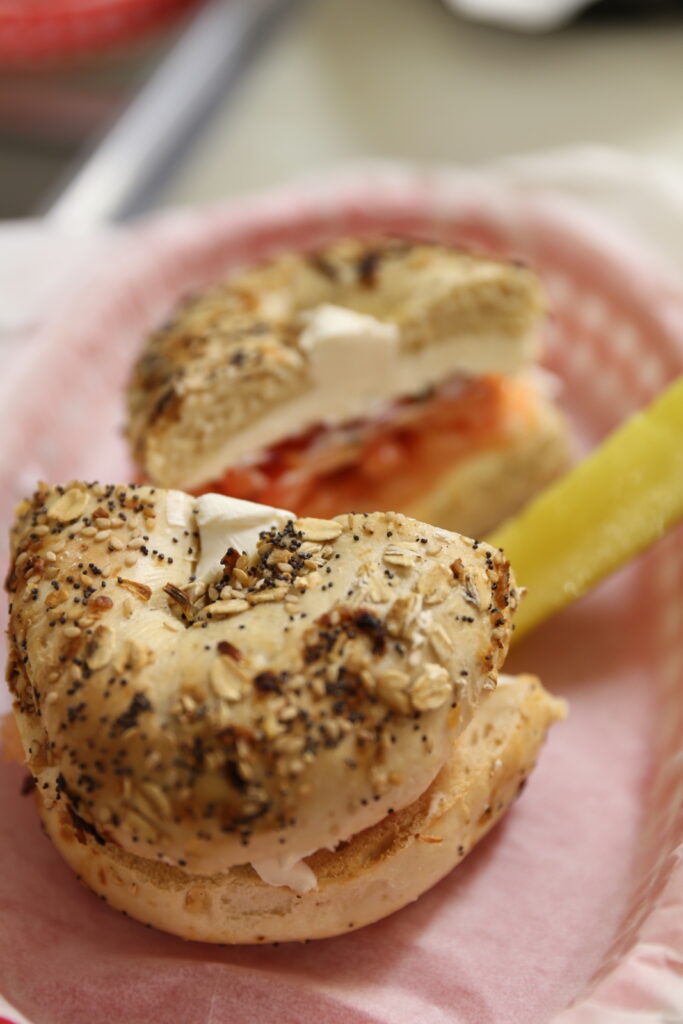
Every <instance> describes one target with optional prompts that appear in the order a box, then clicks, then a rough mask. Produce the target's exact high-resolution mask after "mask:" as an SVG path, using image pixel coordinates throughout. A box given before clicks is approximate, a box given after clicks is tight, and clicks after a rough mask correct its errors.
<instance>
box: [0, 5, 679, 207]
mask: <svg viewBox="0 0 683 1024" xmlns="http://www.w3.org/2000/svg"><path fill="white" fill-rule="evenodd" d="M33 2H34V3H35V2H36V0H33ZM43 2H45V0H43ZM55 2H56V0H55ZM72 2H73V0H72ZM137 2H139V3H142V2H144V0H137ZM3 3H4V5H5V9H6V10H9V9H11V6H12V3H16V0H0V15H1V14H2V10H3ZM177 6H178V9H177V11H175V12H174V13H175V14H176V15H177V18H176V20H175V21H173V22H172V23H171V22H170V18H167V19H166V20H165V21H163V23H162V24H160V25H159V26H157V25H154V26H151V27H150V26H147V31H146V33H145V38H144V39H143V40H142V41H140V40H137V39H136V40H133V41H131V40H127V41H124V42H123V43H122V42H121V40H118V42H117V47H116V48H115V50H114V51H113V52H105V50H104V49H102V51H101V52H98V55H97V56H91V57H84V56H83V54H82V53H81V54H78V55H76V56H72V57H71V58H69V59H62V60H61V61H55V60H54V58H53V59H52V60H51V62H49V63H48V64H46V63H45V62H44V61H43V62H41V61H39V60H37V59H34V60H27V59H24V60H23V64H18V63H17V62H15V63H14V65H12V64H11V63H10V62H8V61H7V60H5V62H4V63H3V65H2V68H1V69H0V185H1V187H0V216H1V217H4V218H8V217H16V216H22V215H28V214H30V213H32V212H35V211H37V210H45V209H47V208H49V207H50V205H51V203H52V202H53V200H54V199H55V197H57V196H58V195H59V194H60V193H61V192H62V191H63V190H64V188H65V187H66V188H67V193H68V182H69V181H70V180H73V176H74V174H75V173H77V171H78V169H79V168H82V167H83V166H84V165H85V166H86V167H88V163H87V160H88V155H89V154H91V153H92V152H93V150H94V149H95V150H96V148H97V142H98V140H101V139H102V138H103V137H105V138H106V137H107V131H108V129H109V128H110V126H111V125H113V124H115V123H116V121H117V119H118V118H120V117H121V115H122V113H123V112H124V111H126V109H128V111H129V116H128V121H129V122H130V121H131V116H130V115H131V111H134V110H135V105H136V103H137V104H139V102H140V97H141V96H143V95H145V86H147V92H148V93H149V90H150V88H153V87H154V83H155V82H156V85H157V86H158V85H159V81H160V76H161V77H162V78H163V70H164V68H165V67H166V69H167V70H168V65H169V61H171V62H172V61H174V60H175V62H176V63H175V64H174V75H173V80H174V82H175V83H176V88H175V89H171V90H170V91H169V90H168V89H167V88H165V89H163V88H162V89H161V93H159V90H158V89H157V96H156V102H157V105H156V106H154V104H151V105H149V109H148V110H147V111H146V113H145V111H144V110H143V111H142V114H143V115H145V116H143V117H142V118H138V119H137V128H136V132H137V134H136V133H133V134H132V135H131V134H130V133H129V135H128V136H127V137H126V139H127V141H126V139H124V140H123V143H122V144H124V149H125V146H127V147H128V149H127V153H128V158H127V160H126V161H125V163H126V167H122V165H121V164H120V163H119V165H118V166H119V167H122V169H121V173H118V172H117V170H116V167H115V166H114V169H113V170H112V166H109V168H108V173H107V174H103V173H102V171H101V169H100V173H99V176H98V180H97V190H98V198H99V199H101V200H102V201H101V202H100V203H96V204H95V207H94V208H93V213H92V216H93V218H95V219H96V218H98V217H100V216H104V215H105V214H106V213H107V212H109V213H110V215H116V214H122V213H127V212H130V211H135V212H138V211H140V210H144V209H148V208H152V207H154V206H160V205H167V204H176V203H194V202H201V201H206V200H211V199H217V198H220V197H224V196H226V195H231V194H238V193H242V192H245V191H248V190H251V189H254V188H259V187H262V186H267V185H271V184H275V183H277V182H280V181H281V180H282V179H283V178H287V177H291V176H292V175H296V174H300V173H310V172H311V170H315V169H318V168H324V167H326V166H329V165H332V164H336V163H338V162H340V161H349V160H351V161H352V160H354V159H359V158H366V157H391V158H396V157H398V158H406V159H410V160H413V161H414V160H417V161H454V162H458V163H470V162H475V161H479V160H485V159H489V158H492V157H493V158H495V157H498V156H503V155H508V154H514V153H521V152H528V151H531V150H539V149H545V148H550V147H558V146H564V145H569V144H573V143H584V142H598V143H601V144H603V145H604V144H607V145H614V146H619V147H623V148H625V149H628V150H631V151H635V152H642V153H664V154H666V155H669V156H673V157H677V158H683V117H682V116H681V96H682V95H683V16H682V15H683V6H682V5H680V4H675V3H657V2H653V3H650V4H649V5H648V4H647V3H643V4H637V3H634V2H632V3H625V2H620V3H611V2H606V3H602V4H598V5H595V6H593V7H592V8H590V9H589V10H588V11H587V12H586V13H584V14H583V15H582V16H581V17H579V18H577V19H576V20H574V21H573V22H572V23H571V24H569V25H567V26H566V27H563V28H561V29H559V30H557V31H553V32H545V33H540V34H525V33H522V32H515V31H506V30H505V29H503V28H500V27H491V26H488V25H485V24H481V23H477V22H475V21H471V20H466V19H465V18H464V17H461V16H459V15H457V14H455V13H454V12H453V11H452V10H449V9H448V7H447V6H446V5H445V4H444V3H442V2H441V0H270V2H265V0H213V2H212V3H209V4H201V3H194V4H192V3H191V0H187V2H185V3H184V4H178V5H177ZM470 6H473V4H472V2H470ZM188 7H189V8H190V9H189V10H188ZM219 8H220V11H219V18H220V19H224V20H222V21H214V22H213V25H214V30H213V31H211V32H209V33H207V25H208V22H207V18H209V17H214V18H215V16H216V11H217V9H219ZM211 9H213V10H211ZM202 19H204V35H203V41H202V39H200V36H201V32H199V31H198V29H197V24H198V22H199V21H201V20H202ZM216 26H221V27H219V28H216ZM4 31H5V33H6V31H7V30H6V29H5V30H4ZM2 32H3V27H2V21H1V18H0V52H2V51H3V49H4V48H3V45H2V44H3V39H2ZM193 33H194V40H195V43H194V45H193V46H188V40H189V39H191V38H192V36H193ZM7 38H8V37H7V35H5V40H4V42H5V43H6V42H7ZM208 38H210V39H211V43H210V44H208V43H207V40H208ZM207 45H208V46H209V49H210V50H211V54H210V59H206V60H205V59H204V58H203V54H205V53H206V52H207ZM168 80H169V78H168V75H166V83H167V84H168ZM161 84H162V85H163V83H161ZM160 94H161V95H162V97H166V99H165V100H164V99H162V103H161V107H160V106H159V103H158V100H159V95H160ZM131 104H133V107H131V106H130V105H131ZM145 117H146V118H147V121H146V122H145ZM160 118H161V119H160ZM164 118H166V119H167V120H168V126H170V128H171V129H172V131H171V133H172V134H175V136H176V137H175V138H174V139H173V145H172V146H171V145H169V146H168V148H166V147H165V144H164V147H163V148H160V146H159V144H158V143H157V142H155V141H154V128H155V126H156V127H160V126H161V125H162V122H163V121H164ZM124 122H125V117H124ZM145 123H147V125H148V129H149V130H148V131H145V129H144V124H145ZM119 124H120V126H121V125H122V124H123V122H119ZM141 124H142V125H143V128H142V133H141ZM168 134H169V131H168V129H167V128H165V129H164V138H167V136H168ZM146 140H149V142H150V148H151V150H152V152H151V154H148V158H147V162H146V163H145V166H144V168H143V169H142V172H141V173H143V174H144V176H146V181H145V183H144V187H143V183H141V182H138V186H139V187H138V186H136V185H135V182H134V181H132V182H131V183H130V188H132V190H133V193H134V194H131V195H129V196H128V198H127V199H126V200H125V202H121V201H120V197H119V199H118V200H117V203H116V204H113V206H114V207H116V208H111V209H109V210H108V194H107V190H108V189H109V190H110V191H116V188H115V186H116V183H117V181H118V183H119V184H120V183H121V177H122V175H125V172H126V170H128V171H130V173H131V178H132V179H134V178H135V175H136V174H137V172H138V169H137V168H136V161H137V160H138V158H139V157H140V156H141V153H142V151H143V150H144V149H145V141H146ZM162 150H163V151H162ZM118 159H119V161H121V152H120V151H119V153H118ZM150 160H151V164H153V165H154V166H153V167H151V165H150ZM142 162H143V163H144V161H142ZM150 167H151V169H150ZM76 180H78V179H76ZM81 184H82V183H81ZM127 187H128V185H127ZM79 202H80V200H79ZM111 206H112V204H110V207H111ZM70 210H71V208H70V209H69V211H68V212H69V213H70Z"/></svg>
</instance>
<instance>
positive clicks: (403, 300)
mask: <svg viewBox="0 0 683 1024" xmlns="http://www.w3.org/2000/svg"><path fill="white" fill-rule="evenodd" d="M543 314H544V299H543V294H542V291H541V287H540V284H539V282H538V279H537V278H536V276H535V275H534V274H533V273H532V271H530V270H529V269H528V268H526V267H523V266H520V265H517V264H512V263H505V262H501V261H497V260H493V259H489V258H485V257H482V256H477V255H473V254H470V253H465V252H460V251H457V250H454V249H449V248H447V247H444V246H437V245H428V244H424V243H415V242H407V241H400V240H396V239H380V240H377V239H375V240H372V241H367V240H366V241H359V240H348V239H347V240H345V241H341V242H337V243H334V244H332V245H330V246H328V247H326V248H324V249H321V250H319V251H317V252H314V253H292V254H286V255H282V256H279V257H277V258H276V259H274V260H272V261H271V262H270V263H266V264H263V265H262V266H259V267H256V268H255V269H252V270H247V271H244V272H243V273H241V274H238V275H237V276H236V277H234V278H233V279H231V280H230V281H228V282H227V283H225V284H221V285H216V286H214V287H212V288H210V289H208V290H207V291H206V292H205V293H204V294H202V295H199V296H198V297H196V298H193V299H191V300H187V301H185V302H184V303H182V304H181V305H180V306H179V308H178V309H177V310H176V312H175V313H174V314H173V316H172V317H171V319H170V320H169V322H168V323H167V325H166V326H165V327H163V328H162V329H160V330H159V331H157V332H156V333H154V334H153V335H152V336H151V337H150V338H149V339H148V340H147V341H146V343H145V346H144V348H143V351H142V353H141V355H140V358H139V360H138V363H137V365H136V367H135V370H134V372H133V375H132V379H131V383H130V388H129V394H128V409H129V417H128V431H127V432H128V437H129V440H130V443H131V446H132V450H133V454H134V457H135V459H136V461H137V463H138V466H139V468H140V471H141V473H142V474H143V475H144V477H145V478H146V479H147V480H149V481H150V482H152V483H154V484H159V485H161V486H165V487H182V488H184V489H186V490H192V491H194V492H196V493H202V492H206V491H220V492H221V493H225V494H228V495H231V496H234V497H241V498H244V499H247V500H252V501H259V502H263V503H266V504H271V505H278V506H280V505H281V506H285V507H289V508H292V509H293V510H294V511H296V512H297V513H298V514H300V515H313V516H322V517H323V518H327V517H331V516H333V515H335V514H337V513H338V512H340V511H343V510H344V509H347V508H356V509H358V510H365V511H374V510H377V509H390V508H396V509H400V510H401V511H403V512H405V513H407V514H409V515H413V514H414V513H415V512H417V513H418V515H419V518H425V519H427V520H428V521H432V522H436V523H438V524H439V525H441V526H444V527H446V528H449V529H457V530H459V531H460V532H469V533H471V534H474V535H477V536H481V535H482V534H483V533H485V532H486V531H487V530H488V529H490V528H491V527H493V526H494V525H495V524H496V523H497V522H498V521H499V520H501V519H502V518H505V517H507V516H508V515H510V514H511V513H512V512H513V511H515V510H516V509H517V508H518V507H519V506H520V504H522V503H523V502H524V501H525V500H526V498H528V497H529V496H530V494H531V493H533V492H534V491H535V490H537V489H538V488H539V487H541V486H542V485H543V484H544V483H546V482H548V481H549V480H550V479H551V478H552V477H553V476H555V475H557V473H558V472H560V471H561V469H562V468H564V466H565V465H566V462H567V455H568V444H567V432H566V427H565V424H564V420H563V419H562V417H561V416H560V414H559V413H558V411H557V410H556V409H555V407H554V405H553V404H552V402H551V401H550V400H549V398H548V397H547V395H546V391H547V387H546V378H544V377H542V375H539V373H538V372H537V370H536V367H535V364H536V362H537V359H538V355H539V348H540V332H541V328H542V323H543ZM509 467H512V468H511V469H510V468H509Z"/></svg>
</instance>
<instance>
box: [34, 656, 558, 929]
mask: <svg viewBox="0 0 683 1024" xmlns="http://www.w3.org/2000/svg"><path fill="white" fill-rule="evenodd" d="M564 714H565V704H564V702H563V701H561V700H558V699H556V698H554V697H551V696H550V695H549V694H548V693H547V692H546V691H545V690H544V689H543V687H542V686H541V684H540V683H539V681H538V680H537V679H536V678H535V677H533V676H528V675H524V676H515V677H510V676H507V677H502V679H501V681H500V683H499V686H498V688H497V689H496V690H495V691H494V693H493V694H492V695H491V696H490V697H489V698H488V700H487V701H485V702H484V705H483V706H482V707H481V708H480V709H479V710H478V712H477V714H476V716H475V719H474V721H473V722H472V723H471V724H470V725H469V727H468V728H467V729H466V730H465V732H464V733H463V734H462V735H461V736H460V738H459V739H458V740H457V741H456V742H455V743H454V746H453V751H452V755H451V757H450V758H449V760H448V762H447V763H446V764H445V765H444V767H443V768H442V770H441V771H440V773H439V774H438V776H437V777H436V779H435V780H434V782H433V783H432V785H431V786H430V787H429V788H428V789H427V790H426V792H425V793H423V794H422V796H421V797H419V799H417V800H416V801H415V802H414V803H412V804H411V805H410V806H408V807H406V808H404V809H403V810H401V811H398V812H397V813H395V814H391V815H389V816H387V817H386V818H384V819H383V820H382V821H380V822H379V823H378V824H376V825H374V826H373V827H372V828H368V829H366V830H365V831H363V832H360V833H358V834H357V835H356V836H354V837H353V838H352V839H351V840H349V841H348V842H346V843H343V844H341V845H340V846H339V847H338V848H337V849H336V850H334V851H333V852H330V851H328V850H319V851H317V852H316V853H315V854H313V855H312V856H311V857H308V858H307V863H308V865H309V866H310V867H311V868H312V869H313V871H314V872H315V874H316V876H317V880H318V887H317V888H316V889H315V890H313V891H311V892H308V893H306V894H304V895H299V894H297V893H296V892H294V891H292V890H291V889H289V888H288V887H286V886H278V887H275V886H271V885H268V884H266V883H265V882H263V881H262V880H261V879H260V878H259V876H258V875H257V874H256V872H255V871H254V870H253V868H252V867H251V866H250V865H240V866H237V867H232V868H230V869H229V870H227V871H226V872H224V873H221V874H215V875H211V876H199V875H192V874H189V873H187V872H186V871H183V870H182V869H181V868H178V867H171V866H168V865H166V864H163V863H158V862H154V861H151V860H149V859H145V858H142V857H136V856H133V855H131V854H129V853H126V852H124V851H123V850H121V849H120V848H119V847H116V846H114V845H113V844H111V843H108V842H103V840H102V839H101V837H99V836H94V835H93V834H92V833H91V832H88V831H85V830H84V829H83V828H82V827H81V826H82V823H79V819H78V817H77V816H75V815H73V813H72V812H70V811H69V809H68V807H67V806H66V805H65V803H64V801H63V800H62V801H60V802H58V803H56V804H54V806H53V807H52V808H51V809H48V808H47V807H45V806H42V807H41V808H40V813H41V817H42V819H43V822H44V824H45V827H46V829H47V832H48V834H49V836H50V838H51V839H52V840H53V842H54V843H55V845H56V846H57V847H58V849H59V850H60V851H61V853H62V855H63V856H64V858H65V859H66V860H67V862H68V863H69V864H70V865H71V867H72V868H73V869H74V870H75V871H76V872H77V873H78V875H79V876H80V877H81V879H82V880H83V881H84V882H85V883H86V885H88V886H89V887H90V888H91V889H93V890H94V891H95V892H96V893H98V894H100V895H101V896H103V897H104V898H105V899H106V900H107V901H108V902H109V903H110V904H111V906H112V907H115V908H117V909H118V910H123V911H125V912H126V913H127V914H129V915H130V916H131V917H134V918H137V919H138V920H139V921H143V922H145V923H149V924H152V925H154V926H155V927H157V928H161V929H163V930H164V931H168V932H172V933H174V934H176V935H179V936H181V937H183V938H186V939H196V940H200V941H204V942H222V943H262V942H286V941H291V940H304V939H315V938H324V937H327V936H332V935H338V934H340V933H342V932H348V931H352V930H354V929H356V928H361V927H363V926H364V925H367V924H371V923H372V922H373V921H377V920H379V919H380V918H383V917H386V916H387V915H388V914H391V913H393V912H394V911H396V910H399V909H400V908H401V907H403V906H405V905H406V904H407V903H410V902H411V901H413V900H415V899H417V897H418V896H420V895H421V894H422V893H423V892H425V891H426V890H427V889H429V888H430V887H431V886H433V885H434V884H435V883H436V882H438V881H439V880H440V879H441V878H443V877H444V875H446V874H447V873H448V872H449V871H450V870H451V869H452V868H453V867H454V866H455V865H456V864H457V863H458V862H459V861H461V860H462V859H463V857H465V856H466V854H467V853H468V852H469V851H470V850H471V849H472V847H473V846H474V845H475V843H477V842H478V841H479V839H481V838H482V836H484V835H485V834H486V833H487V832H488V831H489V829H490V828H491V827H492V826H493V825H494V824H495V823H496V822H497V821H498V819H499V818H500V817H501V816H502V814H503V813H504V811H505V809H506V808H507V807H508V806H509V805H510V803H511V802H512V801H513V800H514V798H515V796H516V795H517V794H518V793H519V791H520V789H521V787H522V786H523V783H524V781H525V780H526V778H527V776H528V774H529V772H530V771H531V770H532V768H533V766H534V763H535V761H536V757H537V754H538V751H539V748H540V746H541V744H542V742H543V740H544V738H545V735H546V732H547V729H548V728H549V726H550V725H551V724H552V723H553V722H554V721H556V720H558V719H560V718H563V717H564ZM37 796H38V799H39V800H40V793H39V792H38V794H37Z"/></svg>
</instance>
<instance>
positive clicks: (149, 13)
mask: <svg viewBox="0 0 683 1024" xmlns="http://www.w3.org/2000/svg"><path fill="white" fill-rule="evenodd" d="M197 2H198V0H0V64H5V65H7V64H10V65H22V64H40V63H44V62H55V61H63V60H69V59H71V58H75V57H83V56H91V55H95V54H97V53H100V52H102V51H104V50H108V49H110V48H115V47H118V46H123V45H125V44H127V43H131V42H134V41H135V40H137V39H139V38H141V37H143V36H144V35H146V34H147V33H149V32H151V31H153V30H155V29H157V28H161V27H162V26H163V25H165V24H167V23H168V22H170V21H171V20H172V19H173V18H174V17H176V16H178V15H179V14H180V13H181V12H182V11H184V10H186V9H188V8H189V7H191V6H192V5H193V4H196V3H197Z"/></svg>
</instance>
